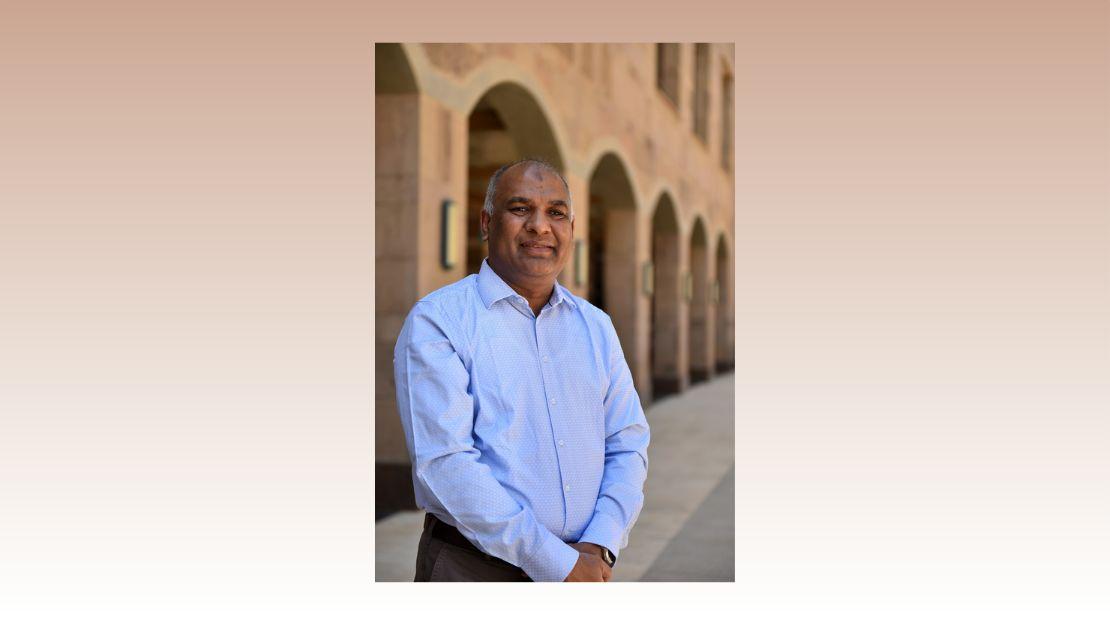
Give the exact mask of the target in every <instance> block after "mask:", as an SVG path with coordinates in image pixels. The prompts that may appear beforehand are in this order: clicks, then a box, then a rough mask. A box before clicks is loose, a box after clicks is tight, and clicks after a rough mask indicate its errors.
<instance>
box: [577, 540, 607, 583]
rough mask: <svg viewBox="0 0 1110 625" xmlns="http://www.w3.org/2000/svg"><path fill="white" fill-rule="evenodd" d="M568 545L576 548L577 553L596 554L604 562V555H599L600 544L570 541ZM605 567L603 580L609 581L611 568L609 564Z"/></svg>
mask: <svg viewBox="0 0 1110 625" xmlns="http://www.w3.org/2000/svg"><path fill="white" fill-rule="evenodd" d="M570 546H571V547H574V549H575V550H577V551H578V552H579V553H588V554H590V555H593V556H597V557H598V558H599V559H600V560H601V561H602V562H605V557H604V556H602V555H601V550H602V546H601V545H595V544H593V543H570ZM605 568H606V569H608V571H607V572H608V574H607V575H606V576H605V581H609V580H610V579H612V575H613V569H611V568H609V565H605Z"/></svg>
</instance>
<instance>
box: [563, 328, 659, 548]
mask: <svg viewBox="0 0 1110 625" xmlns="http://www.w3.org/2000/svg"><path fill="white" fill-rule="evenodd" d="M606 322H607V323H606V325H607V328H606V330H607V335H608V343H609V345H610V347H609V350H608V351H609V354H608V356H609V390H608V392H607V393H606V395H605V472H604V474H603V475H602V478H601V489H600V491H599V493H598V497H597V504H596V505H595V506H594V515H593V517H592V518H591V519H590V523H589V525H587V526H586V531H584V532H583V533H582V537H581V538H580V539H579V540H580V541H581V542H584V543H594V544H595V545H601V546H602V547H605V548H607V549H609V551H612V552H613V555H614V556H615V555H617V554H619V553H620V550H621V549H622V548H624V547H625V546H626V545H627V544H628V533H629V531H631V529H632V525H633V524H635V523H636V518H637V517H639V515H640V510H641V509H642V508H643V505H644V480H646V479H647V469H648V458H647V448H648V442H649V440H650V439H651V432H650V429H649V428H648V423H647V418H646V417H645V416H644V409H643V406H641V404H640V397H639V395H637V394H636V388H635V387H634V386H633V384H632V372H631V371H629V369H628V363H627V362H626V361H625V359H624V352H623V351H622V350H621V347H620V340H619V339H618V338H617V333H616V330H615V329H614V328H613V324H612V322H611V321H609V319H608V318H606Z"/></svg>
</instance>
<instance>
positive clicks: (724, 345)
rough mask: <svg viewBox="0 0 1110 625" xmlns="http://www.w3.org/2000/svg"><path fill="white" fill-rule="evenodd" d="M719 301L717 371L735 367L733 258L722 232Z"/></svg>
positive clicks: (719, 240)
mask: <svg viewBox="0 0 1110 625" xmlns="http://www.w3.org/2000/svg"><path fill="white" fill-rule="evenodd" d="M715 256H716V262H717V280H716V283H717V298H716V299H717V302H716V307H715V308H716V310H715V314H714V320H715V326H716V328H715V330H716V338H715V343H716V345H715V350H714V351H715V352H716V361H717V362H716V368H717V371H718V372H720V371H731V370H732V367H733V327H732V326H733V320H732V303H733V298H732V283H733V280H732V258H731V255H730V253H729V247H728V240H727V239H726V238H725V234H724V233H723V232H722V233H721V234H720V235H718V236H717V252H716V254H715Z"/></svg>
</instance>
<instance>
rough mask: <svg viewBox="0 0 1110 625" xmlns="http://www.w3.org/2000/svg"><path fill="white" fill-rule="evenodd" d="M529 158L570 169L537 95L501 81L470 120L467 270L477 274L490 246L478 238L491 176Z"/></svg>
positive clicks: (491, 90)
mask: <svg viewBox="0 0 1110 625" xmlns="http://www.w3.org/2000/svg"><path fill="white" fill-rule="evenodd" d="M530 156H531V157H539V158H542V159H544V160H546V161H548V162H549V163H551V164H552V165H554V166H555V168H556V169H558V170H559V171H562V172H564V173H565V172H566V167H565V165H564V161H563V156H562V154H561V152H560V150H559V146H558V144H557V142H556V141H555V135H554V133H553V132H552V129H551V124H550V123H549V121H548V119H547V117H546V116H545V115H544V113H543V110H542V108H541V107H540V106H539V103H538V102H537V101H536V98H535V97H534V96H533V95H532V94H531V92H529V91H528V90H527V89H525V88H524V87H523V86H521V85H519V84H517V83H514V82H503V83H499V84H497V85H495V86H493V87H491V88H490V89H489V90H487V91H486V92H485V93H484V94H483V95H482V97H480V98H479V99H478V101H477V103H476V104H475V105H474V108H473V109H472V110H471V111H470V115H469V117H468V118H467V201H466V203H467V210H466V215H467V216H466V272H467V273H477V272H478V269H479V268H480V267H481V265H482V259H483V258H485V257H486V253H487V249H488V248H487V246H486V244H485V242H483V241H481V240H480V239H479V237H478V233H479V228H478V223H479V222H478V220H479V215H480V214H481V212H482V205H483V203H484V201H485V197H486V187H487V186H488V185H489V179H490V176H492V175H493V173H494V172H495V171H497V169H498V168H499V167H501V166H502V165H504V164H506V163H510V162H512V161H515V160H517V159H520V158H524V157H530Z"/></svg>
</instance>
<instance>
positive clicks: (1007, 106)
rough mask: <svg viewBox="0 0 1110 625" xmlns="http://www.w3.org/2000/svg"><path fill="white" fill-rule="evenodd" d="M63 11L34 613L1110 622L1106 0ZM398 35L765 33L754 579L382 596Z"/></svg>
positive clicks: (2, 395) (739, 317)
mask: <svg viewBox="0 0 1110 625" xmlns="http://www.w3.org/2000/svg"><path fill="white" fill-rule="evenodd" d="M35 6H36V7H37V8H36V9H35V10H34V11H33V12H28V11H26V10H19V9H15V8H5V9H4V12H3V13H4V14H3V19H0V611H4V610H12V611H19V610H25V612H24V614H34V615H40V614H44V613H48V612H49V611H54V612H56V613H59V614H63V615H64V614H68V612H66V611H67V610H71V611H72V614H73V615H81V616H84V615H87V614H89V613H90V612H89V610H92V609H95V608H98V607H101V608H112V609H136V610H138V609H144V607H145V608H149V609H151V610H154V611H156V612H158V611H163V612H164V611H165V610H166V609H167V608H169V607H171V606H172V607H173V610H174V611H173V614H175V615H178V616H180V615H183V614H186V613H187V610H199V609H203V608H204V607H205V606H215V608H216V609H217V610H223V611H222V612H219V613H220V614H222V615H224V616H227V615H228V614H239V615H240V616H242V614H245V613H241V612H235V611H232V610H231V608H233V607H234V608H235V609H236V610H238V609H268V610H273V611H276V612H277V613H279V614H282V615H285V616H288V615H306V616H311V617H314V618H316V619H321V618H324V619H325V621H319V622H326V620H327V619H328V618H329V617H330V615H332V613H333V612H335V613H337V614H338V613H340V612H342V613H344V614H354V615H365V614H368V613H369V612H370V611H373V610H386V609H388V610H394V611H395V613H396V614H397V615H398V618H401V617H406V616H407V617H409V618H411V617H412V615H413V614H415V613H416V610H417V609H418V611H419V613H420V614H421V615H434V614H439V615H440V616H447V615H451V617H452V618H453V619H454V620H459V619H461V620H469V619H471V618H474V617H480V616H482V615H480V614H478V615H476V614H473V613H472V612H463V613H460V612H459V610H458V607H459V605H460V604H459V603H458V602H459V601H466V602H468V603H472V602H474V601H483V600H488V601H491V602H493V603H490V604H489V605H499V606H502V607H510V608H513V609H520V607H521V606H524V605H533V606H534V605H535V601H536V600H537V599H538V598H541V597H540V596H541V595H542V598H544V599H547V600H550V601H551V602H562V601H586V602H588V603H589V604H590V605H592V606H593V607H594V608H597V609H601V610H607V611H610V612H611V613H617V612H619V613H620V614H622V615H624V616H626V617H627V615H628V614H629V612H630V611H635V610H636V609H643V608H644V607H645V606H646V605H647V603H646V602H647V601H648V600H649V599H654V600H657V601H658V600H665V601H666V606H667V607H663V608H656V609H655V613H656V614H659V615H661V616H663V617H664V618H667V617H683V618H688V615H689V613H690V611H691V610H696V609H709V608H713V607H720V606H723V605H725V604H730V605H732V606H733V607H736V606H737V605H738V606H740V607H743V608H745V609H748V610H751V609H753V607H754V608H758V607H759V606H763V607H768V606H770V607H771V609H773V610H777V611H778V612H776V613H777V614H783V613H791V612H792V613H795V614H797V613H801V612H803V611H805V610H815V611H816V612H814V615H815V618H818V619H820V620H821V621H822V622H823V621H824V619H825V618H826V617H827V616H828V615H829V614H830V613H831V611H834V610H842V609H854V610H857V611H868V610H872V609H874V608H875V607H876V606H880V607H881V606H887V607H889V608H890V609H892V610H893V611H894V613H895V614H900V615H901V616H902V618H901V619H900V621H899V622H906V621H907V620H913V618H916V617H921V616H922V615H923V614H925V613H926V612H925V610H927V609H929V610H935V609H942V608H950V609H951V610H954V611H955V613H957V614H968V613H971V612H973V611H972V610H971V608H972V607H974V608H975V609H976V610H978V609H980V608H985V609H992V610H993V609H1008V610H1013V611H1016V612H1017V613H1018V614H1024V615H1031V614H1032V615H1037V616H1042V617H1044V618H1051V619H1052V620H1053V621H1054V622H1080V621H1083V620H1085V619H1088V618H1090V619H1092V622H1093V620H1094V619H1095V618H1097V616H1096V612H1097V611H1098V610H1106V609H1107V608H1108V607H1110V606H1108V605H1107V603H1106V599H1105V598H1104V596H1105V595H1106V593H1105V589H1106V588H1108V587H1110V495H1108V493H1110V488H1108V486H1110V485H1108V481H1110V480H1108V477H1110V460H1108V458H1107V453H1106V447H1107V442H1108V440H1110V424H1108V423H1107V419H1108V412H1110V410H1108V409H1110V214H1108V211H1110V208H1108V207H1110V85H1108V83H1110V79H1108V78H1107V77H1108V75H1110V47H1108V41H1110V37H1108V34H1110V32H1108V30H1110V15H1108V9H1107V5H1106V4H1105V3H1103V2H1071V3H1068V2H1052V3H1049V2H1044V3H1040V4H1031V3H1002V2H997V3H987V4H978V3H966V2H960V3H957V2H951V3H946V4H938V3H928V4H924V3H922V4H921V5H919V6H912V7H911V6H906V5H902V4H900V3H879V2H869V3H860V2H856V3H836V6H832V3H811V4H808V5H804V6H803V5H800V4H795V3H774V4H773V5H772V4H768V5H766V6H760V7H756V6H754V5H750V4H741V5H739V6H738V7H737V8H733V9H728V10H722V9H721V8H718V7H713V8H709V7H705V8H704V9H701V10H699V8H698V5H697V3H693V2H682V3H676V4H669V5H660V6H657V7H651V6H646V5H643V4H640V5H638V6H637V8H636V9H635V10H632V11H629V10H624V9H618V8H612V9H608V8H605V7H603V6H601V5H600V3H596V2H592V3H560V4H559V5H558V6H557V7H550V10H545V9H544V7H542V6H530V7H529V10H537V11H540V12H539V13H538V14H537V15H538V17H533V16H529V17H520V14H519V12H518V11H516V10H512V11H507V12H499V11H497V10H494V9H493V8H491V7H492V4H491V3H484V2H478V3H469V4H467V5H465V6H460V5H459V4H455V5H449V6H450V8H438V9H435V10H431V9H429V8H428V7H422V6H417V5H416V4H415V3H402V5H397V6H391V7H390V8H389V9H387V10H383V11H377V12H375V11H372V10H371V9H359V10H353V9H350V8H338V7H330V8H329V7H316V8H313V9H311V10H310V9H307V8H305V9H301V10H297V11H292V10H287V9H282V8H278V7H273V6H268V7H266V8H265V9H264V10H263V9H257V10H248V9H241V10H231V9H228V8H225V7H212V8H207V9H200V8H197V7H193V8H192V9H191V10H190V11H189V12H187V13H186V12H180V13H170V12H166V11H165V10H155V9H150V8H147V9H143V8H137V7H123V6H111V5H102V6H100V7H99V8H97V9H96V10H91V9H87V8H86V9H84V10H82V11H74V10H73V9H72V8H69V9H66V8H59V7H53V6H48V5H35ZM529 15H531V14H529ZM430 16H435V21H434V22H432V21H429V17H430ZM507 17H517V18H518V19H519V21H517V22H506V21H505V18H507ZM375 40H385V41H389V40H410V41H414V40H418V41H434V40H443V41H459V40H483V41H496V40H513V41H520V40H548V41H551V40H563V41H567V40H578V41H589V40H594V41H616V40H627V41H645V40H646V41H651V40H686V41H691V40H701V41H725V40H731V41H735V42H736V46H737V48H736V61H737V75H736V89H737V94H736V99H735V101H736V141H735V145H736V149H737V158H736V172H737V189H736V197H737V221H736V224H737V225H736V261H737V267H736V273H735V275H736V290H737V303H736V345H737V355H736V365H737V367H736V376H737V380H738V387H737V428H736V432H737V454H736V459H737V472H736V481H737V498H736V501H737V515H736V521H737V523H736V525H737V532H738V536H737V551H736V553H737V573H738V574H737V583H736V584H734V585H703V586H689V585H647V584H643V585H626V586H624V587H620V588H614V587H613V586H609V587H606V588H607V590H606V592H605V594H602V593H601V591H600V590H599V589H575V590H574V591H573V594H572V591H571V590H570V589H564V588H562V587H558V586H546V587H536V588H530V589H527V590H522V591H521V592H520V593H519V594H515V595H512V596H507V595H506V594H505V593H504V592H503V591H501V592H500V594H496V593H497V591H496V590H495V589H488V588H482V589H468V590H466V592H465V593H463V592H462V591H460V590H457V589H444V590H441V591H440V592H439V593H438V594H437V595H436V596H437V597H447V598H448V599H444V600H439V599H437V600H434V601H429V600H428V598H429V597H428V595H427V594H425V593H426V592H427V591H426V589H425V590H419V589H414V588H415V586H414V585H405V586H408V587H407V588H400V587H397V586H389V585H382V584H376V585H375V584H372V583H371V582H370V580H371V579H372V578H373V575H372V570H371V567H372V561H373V558H372V553H373V544H372V531H371V528H372V523H373V520H372V519H373V516H372V509H371V506H372V497H371V494H372V493H371V489H372V484H373V480H372V471H373V464H372V458H371V456H370V450H372V449H373V441H372V431H373V429H372V423H371V421H370V419H371V418H372V415H371V410H372V402H371V392H372V380H373V371H372V362H373V359H372V355H371V349H372V342H371V336H372V330H373V328H372V324H373V314H372V310H373V302H372V297H373V288H372V286H373V285H372V280H373V266H372V259H373V249H372V245H373V240H374V239H373V236H374V233H373V211H372V207H373V197H372V192H373V185H372V175H373V171H374V167H373V124H372V121H373V97H372V95H373V91H372V88H373V87H372V85H373V81H372V75H371V74H372V69H373V62H372V54H373V46H372V45H371V44H372V42H373V41H375ZM451 598H453V599H454V600H450V599H451ZM414 606H417V607H414ZM974 613H976V614H982V613H981V612H974ZM487 616H488V615H487ZM547 616H548V617H551V618H554V617H557V616H558V614H557V613H555V612H552V613H550V614H547ZM763 622H766V621H763ZM808 622H813V621H812V620H809V621H808ZM888 622H889V621H888ZM932 622H936V621H932ZM979 622H983V621H981V620H980V621H979Z"/></svg>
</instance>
